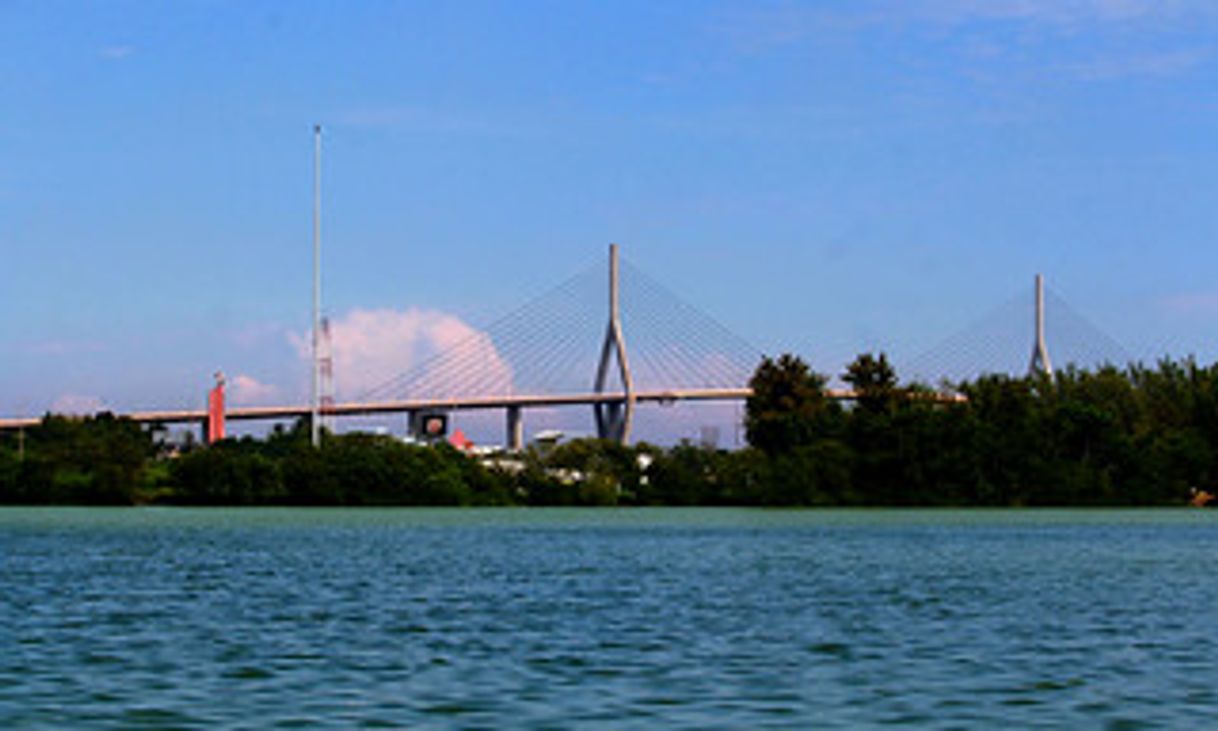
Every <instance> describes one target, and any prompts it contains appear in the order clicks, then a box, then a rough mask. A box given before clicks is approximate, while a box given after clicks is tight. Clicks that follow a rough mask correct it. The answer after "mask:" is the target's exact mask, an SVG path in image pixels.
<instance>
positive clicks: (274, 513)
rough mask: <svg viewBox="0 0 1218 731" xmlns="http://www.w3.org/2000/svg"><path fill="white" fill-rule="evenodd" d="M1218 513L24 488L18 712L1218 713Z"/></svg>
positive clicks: (655, 718)
mask: <svg viewBox="0 0 1218 731" xmlns="http://www.w3.org/2000/svg"><path fill="white" fill-rule="evenodd" d="M1215 557H1218V511H1215V512H1210V511H1123V512H1122V511H1111V512H1102V511H1094V512H1091V511H1060V512H1059V511H1053V512H1039V511H954V512H953V511H942V512H941V511H928V512H897V511H859V512H846V511H824V512H821V511H804V512H799V511H792V512H786V511H748V510H536V509H527V510H526V509H507V510H485V511H479V510H377V511H371V510H368V511H356V510H346V511H344V510H252V509H245V510H184V509H115V510H96V509H41V510H39V509H33V510H31V509H2V510H0V728H5V729H18V728H39V729H43V728H72V729H90V728H124V729H126V728H137V729H138V728H158V729H171V728H183V729H188V728H199V729H203V728H206V729H214V728H250V729H253V728H258V729H262V728H306V727H307V728H335V729H337V728H344V729H345V728H360V727H365V728H376V727H381V728H406V727H409V728H462V729H466V728H468V729H476V728H485V729H500V728H536V729H544V728H550V729H569V728H614V729H657V728H665V729H669V728H691V729H692V728H870V727H879V726H896V727H918V728H996V727H1018V728H1035V727H1043V728H1070V729H1085V728H1096V729H1139V728H1189V729H1191V728H1200V727H1210V728H1213V727H1215V726H1218V694H1216V692H1215V679H1216V678H1218V672H1216V670H1218V647H1215V634H1214V618H1215V616H1216V613H1215V611H1216V610H1218V581H1216V580H1215V579H1214V574H1215V566H1214V560H1215Z"/></svg>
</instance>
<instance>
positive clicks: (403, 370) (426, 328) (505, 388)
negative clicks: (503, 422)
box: [289, 308, 512, 401]
mask: <svg viewBox="0 0 1218 731" xmlns="http://www.w3.org/2000/svg"><path fill="white" fill-rule="evenodd" d="M289 338H290V340H291V342H292V344H293V345H294V346H295V347H296V350H297V352H298V353H299V354H300V356H301V357H302V358H304V359H306V360H307V359H308V358H309V357H310V353H311V347H310V338H309V336H308V335H307V334H305V335H301V334H296V333H294V334H291V335H290V336H289ZM330 343H331V357H332V361H333V368H334V384H335V392H336V397H337V398H338V400H340V401H343V400H350V399H353V398H360V397H362V396H364V395H365V394H368V395H369V397H371V398H373V399H375V400H381V399H385V400H388V399H399V398H415V397H420V398H423V397H448V396H457V395H471V394H479V395H496V394H506V393H510V392H511V391H512V369H511V367H510V366H509V365H508V363H507V362H506V361H505V360H504V359H503V358H502V356H501V355H500V354H499V352H498V351H497V350H496V348H495V345H494V343H493V342H492V341H491V339H490V337H489V336H488V335H487V334H486V333H484V332H482V331H480V330H477V329H475V328H473V327H471V326H469V325H467V324H466V323H465V322H463V321H462V320H461V319H460V318H458V317H456V316H454V315H450V314H447V313H444V312H440V311H437V310H425V309H419V308H410V309H408V310H404V311H403V310H393V309H377V310H366V309H355V310H351V311H350V312H348V313H347V314H345V315H344V316H342V317H341V318H339V319H336V320H332V321H331V322H330ZM406 375H409V378H400V377H402V376H406ZM394 379H399V380H398V381H396V382H395V380H394ZM369 392H373V393H371V394H369Z"/></svg>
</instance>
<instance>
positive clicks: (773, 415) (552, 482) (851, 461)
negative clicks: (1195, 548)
mask: <svg viewBox="0 0 1218 731" xmlns="http://www.w3.org/2000/svg"><path fill="white" fill-rule="evenodd" d="M842 380H844V381H845V382H846V383H848V384H849V385H850V387H851V388H852V389H853V390H854V391H855V392H856V394H857V399H856V400H854V401H853V402H850V403H842V402H839V401H835V400H832V399H830V398H828V396H827V393H826V384H827V383H828V381H829V378H828V377H827V376H826V375H825V374H821V373H817V372H815V371H814V370H812V369H811V368H810V367H809V366H808V364H806V363H805V362H804V361H803V360H801V359H800V358H798V357H795V356H792V355H783V356H780V357H777V358H765V359H763V360H762V362H761V363H760V365H759V366H758V367H757V369H756V371H755V372H754V374H753V377H752V379H751V381H750V386H751V387H752V390H753V395H752V396H751V397H750V398H749V400H748V403H747V406H746V415H745V424H744V426H745V432H746V435H747V441H748V447H746V448H744V449H739V450H721V449H710V448H706V447H702V446H698V445H693V444H689V443H682V444H678V445H676V446H674V447H670V448H660V447H657V446H654V445H649V444H637V445H633V446H622V445H619V444H616V443H612V442H606V441H600V440H595V439H577V440H573V441H570V442H567V443H563V444H559V445H555V446H553V447H549V448H543V447H538V446H533V447H530V448H529V449H527V450H525V451H524V452H522V453H520V454H517V455H505V456H503V457H498V458H489V459H476V458H473V457H471V456H468V455H466V454H465V453H463V452H460V451H458V450H456V449H453V448H452V447H450V446H448V445H447V444H439V445H436V446H421V445H415V444H406V443H403V442H402V441H400V440H398V439H395V438H393V437H390V436H385V435H375V434H366V433H351V434H341V435H336V434H326V435H325V438H324V439H323V442H322V445H321V447H320V448H319V449H315V448H313V447H312V446H311V444H310V442H309V438H308V434H309V429H308V424H307V422H298V423H297V424H295V425H294V426H293V427H291V428H284V427H282V426H280V427H276V428H275V429H273V430H272V431H271V432H270V433H269V434H268V435H267V436H266V437H264V438H251V437H244V438H240V439H227V440H224V441H222V442H220V443H218V444H216V445H212V446H210V447H201V446H200V447H195V448H192V449H187V450H184V451H180V450H176V449H175V450H171V449H169V448H167V447H166V445H165V443H164V441H163V440H162V439H160V438H159V437H160V433H159V432H158V431H157V430H156V429H149V428H143V427H141V426H140V425H138V424H135V423H133V422H130V421H128V420H125V419H122V418H117V417H115V416H113V415H110V414H99V415H96V416H93V417H88V418H84V419H77V418H67V417H63V416H55V415H48V416H47V417H45V418H44V419H43V420H42V422H41V423H40V424H39V425H38V426H36V427H33V428H30V429H28V430H27V431H26V433H25V434H24V436H23V438H22V439H21V440H20V441H18V440H17V439H16V438H15V436H14V435H5V436H4V437H3V439H2V441H0V503H7V504H95V505H96V504H102V505H130V504H143V503H165V504H182V505H347V506H378V505H746V506H870V505H877V506H879V505H884V506H1037V505H1080V506H1092V505H1094V506H1099V505H1175V504H1182V503H1184V502H1186V501H1187V499H1188V496H1189V491H1190V488H1192V487H1194V486H1199V487H1202V488H1208V489H1211V490H1212V488H1213V486H1214V485H1215V480H1216V478H1218V366H1216V365H1211V366H1209V367H1202V366H1200V365H1198V364H1197V363H1196V362H1195V361H1194V360H1192V359H1186V360H1182V361H1171V360H1164V361H1161V362H1160V363H1158V364H1156V366H1154V367H1144V366H1141V365H1131V366H1129V367H1127V368H1124V369H1119V368H1115V367H1102V368H1098V369H1095V370H1082V369H1074V368H1070V369H1067V370H1065V371H1061V372H1059V373H1058V374H1057V375H1056V377H1055V378H1052V379H1050V378H1047V377H1043V376H1029V377H1022V378H1017V377H1010V376H1005V375H986V376H982V377H979V378H977V379H975V380H972V381H968V382H964V383H959V384H954V388H955V390H956V391H957V392H958V393H959V394H961V396H962V397H963V398H961V399H959V400H956V401H945V400H943V399H939V398H935V397H934V395H935V394H934V392H933V391H932V390H931V389H929V388H927V387H926V386H923V385H919V384H903V383H901V382H900V381H899V379H898V378H897V374H896V373H895V371H894V369H893V368H892V366H891V364H890V363H889V362H888V360H887V358H886V357H885V356H884V355H883V354H879V355H874V354H863V355H860V356H859V357H858V358H856V359H855V360H854V361H853V362H852V363H850V364H849V365H848V366H847V367H846V369H845V371H844V373H843V374H842Z"/></svg>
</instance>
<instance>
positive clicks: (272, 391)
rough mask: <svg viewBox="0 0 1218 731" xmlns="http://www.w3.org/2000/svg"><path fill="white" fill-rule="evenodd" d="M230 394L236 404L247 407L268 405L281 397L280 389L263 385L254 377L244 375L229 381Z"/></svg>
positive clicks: (267, 384)
mask: <svg viewBox="0 0 1218 731" xmlns="http://www.w3.org/2000/svg"><path fill="white" fill-rule="evenodd" d="M228 388H229V394H230V397H231V398H232V402H233V403H234V404H241V405H245V406H250V405H267V404H269V403H270V402H271V401H273V400H275V399H276V398H278V396H279V388H278V387H277V386H275V385H272V384H269V383H262V382H261V381H259V380H258V379H256V378H254V377H253V376H249V375H246V374H244V373H241V374H238V375H236V376H233V377H232V378H230V379H228Z"/></svg>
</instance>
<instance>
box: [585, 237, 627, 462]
mask: <svg viewBox="0 0 1218 731" xmlns="http://www.w3.org/2000/svg"><path fill="white" fill-rule="evenodd" d="M619 283H620V277H619V269H618V248H617V244H609V324H608V326H607V327H606V328H605V341H604V344H603V345H602V346H601V359H600V363H599V365H598V366H597V369H596V381H595V383H594V384H593V391H594V392H596V393H604V392H605V386H606V381H608V377H609V372H610V371H609V367H610V362H611V361H612V360H613V359H614V357H615V356H616V358H617V366H618V375H619V376H620V377H621V381H622V390H623V392H624V396H625V398H624V399H623V400H621V401H611V402H606V403H597V404H595V405H593V407H592V408H593V410H594V412H595V414H596V435H597V436H598V437H600V438H601V439H612V440H614V441H616V442H619V443H621V444H625V443H626V442H627V441H628V440H629V439H630V426H631V423H632V422H633V420H634V402H635V398H634V379H633V377H632V376H631V373H630V360H629V359H628V358H627V356H626V338H625V336H623V334H622V317H621V309H620V307H619V305H620V296H619V295H620V288H619Z"/></svg>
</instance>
